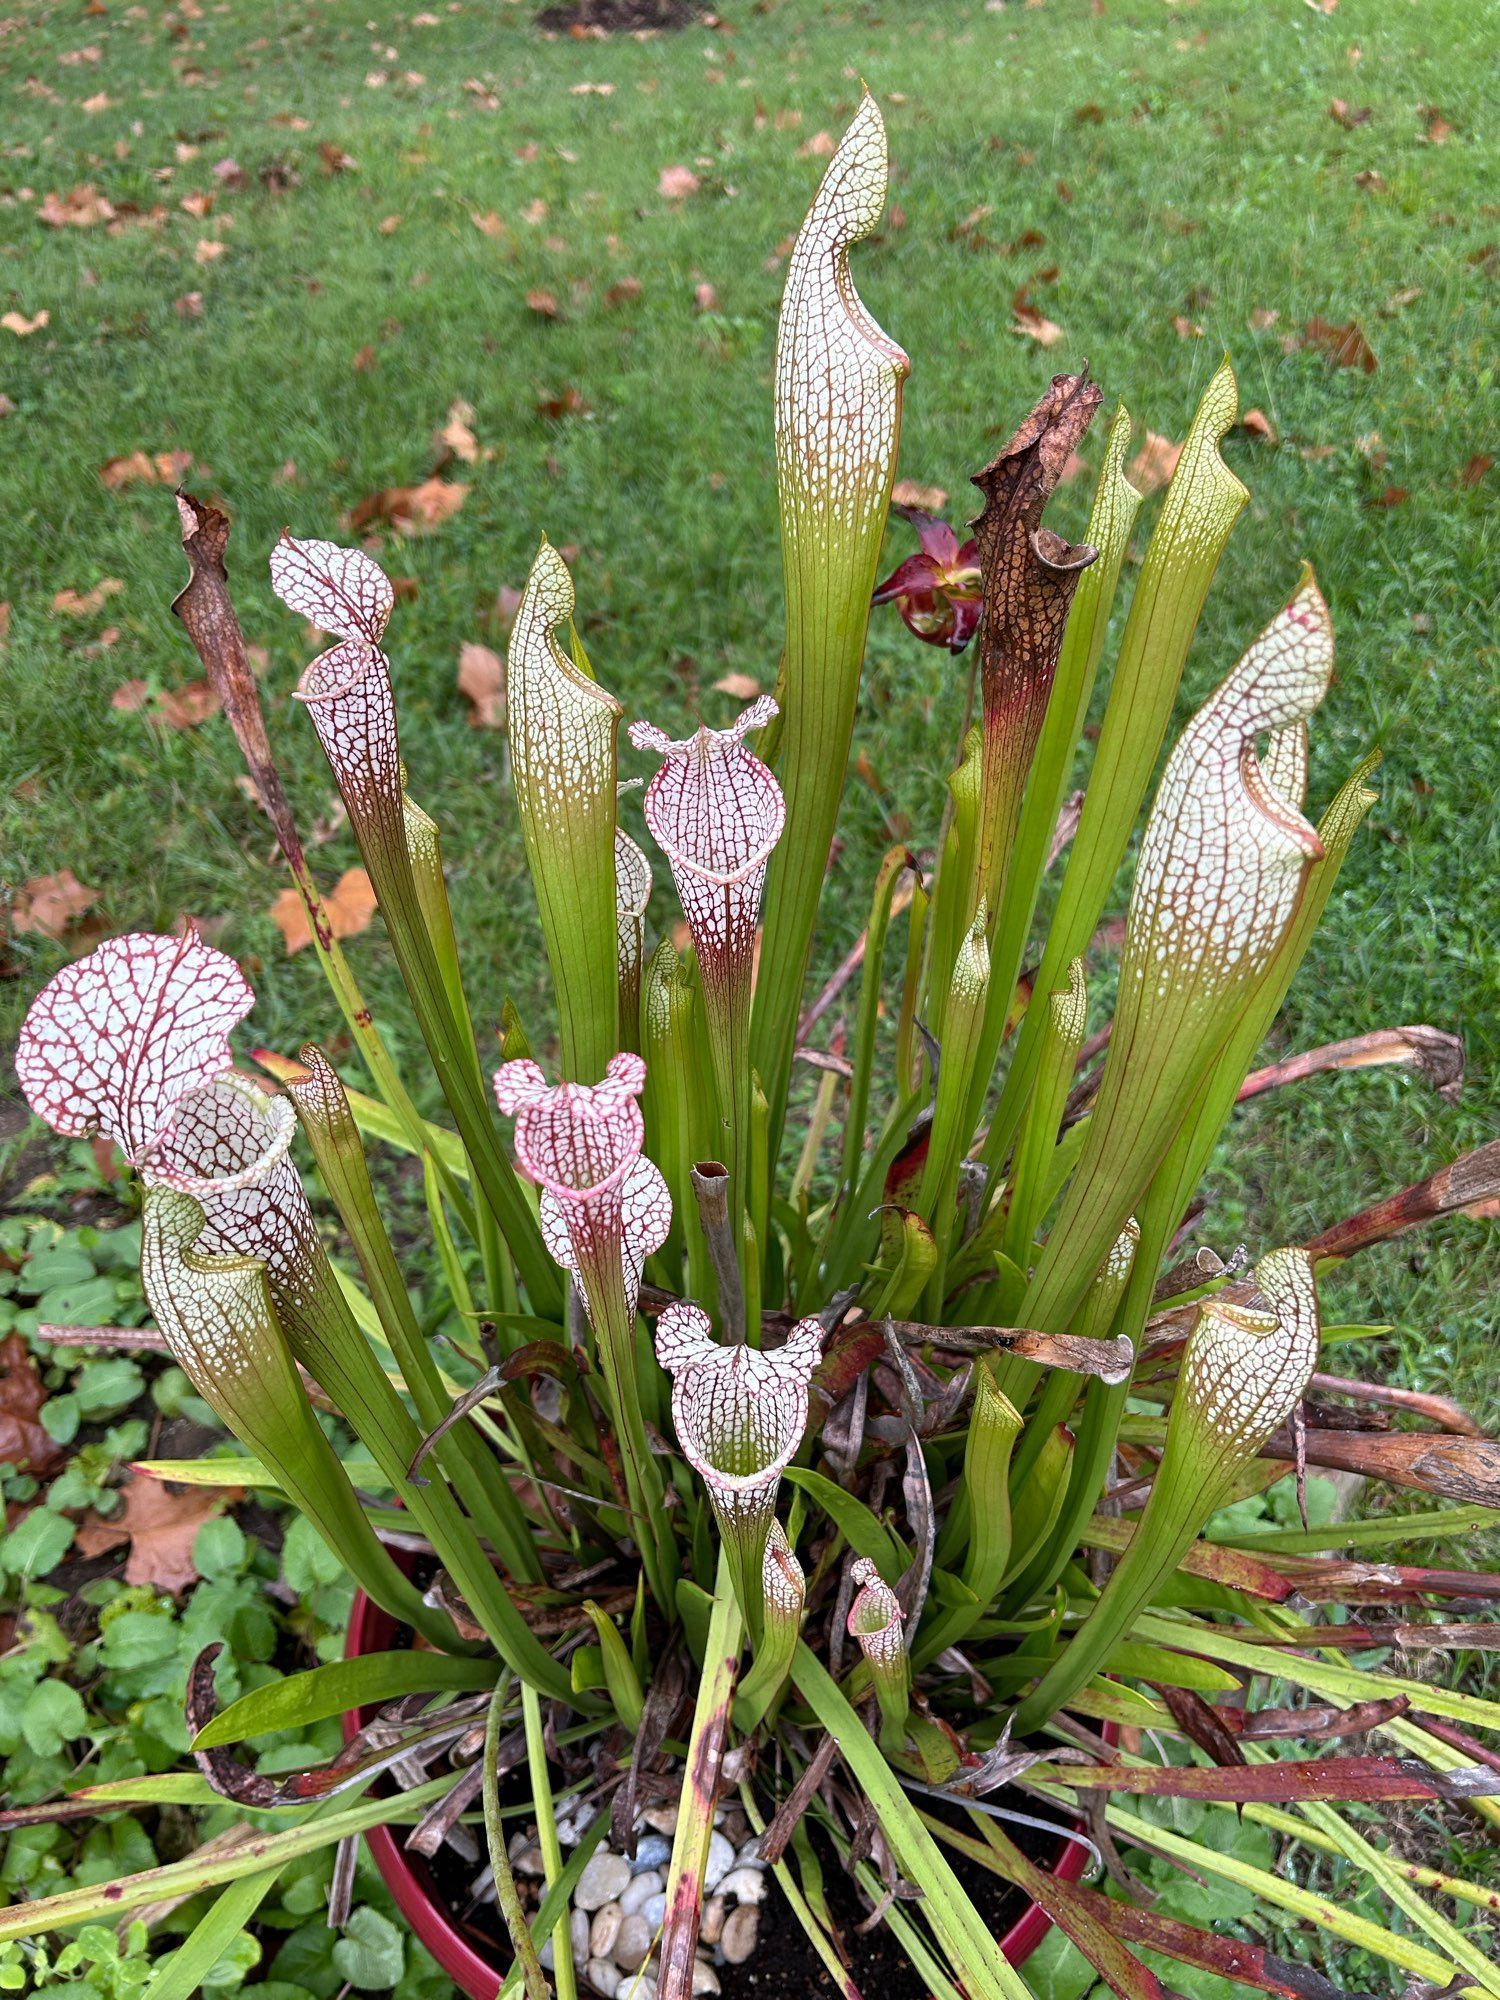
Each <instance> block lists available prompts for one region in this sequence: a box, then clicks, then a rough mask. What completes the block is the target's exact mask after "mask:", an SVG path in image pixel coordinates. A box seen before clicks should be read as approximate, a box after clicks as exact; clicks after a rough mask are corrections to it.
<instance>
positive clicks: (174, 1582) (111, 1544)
mask: <svg viewBox="0 0 1500 2000" xmlns="http://www.w3.org/2000/svg"><path fill="white" fill-rule="evenodd" d="M124 1493H125V1501H124V1505H123V1506H122V1507H121V1509H120V1511H119V1513H118V1514H115V1515H113V1516H112V1517H111V1518H110V1519H109V1520H107V1521H106V1520H103V1519H101V1518H100V1516H99V1515H97V1514H89V1515H88V1516H86V1517H85V1519H84V1520H82V1521H80V1522H79V1524H78V1532H77V1534H76V1535H75V1536H74V1538H73V1546H74V1547H75V1548H76V1549H77V1551H78V1553H79V1554H80V1555H81V1556H102V1555H104V1554H106V1553H107V1552H108V1551H109V1550H110V1549H116V1548H118V1547H119V1546H120V1544H121V1542H125V1541H128V1542H129V1544H130V1553H129V1555H128V1556H127V1557H126V1559H125V1581H126V1583H128V1584H137V1585H140V1584H144V1585H146V1586H147V1587H148V1588H150V1589H154V1590H165V1591H168V1592H170V1594H171V1595H172V1596H174V1597H175V1596H176V1595H177V1593H178V1592H179V1591H182V1590H187V1589H188V1588H189V1587H190V1586H191V1585H193V1584H195V1583H196V1582H197V1581H198V1571H197V1567H196V1565H195V1564H194V1562H193V1542H194V1540H195V1539H196V1537H197V1534H198V1530H199V1529H200V1528H201V1527H202V1526H203V1524H204V1522H205V1521H211V1520H213V1518H214V1517H215V1515H217V1514H220V1513H222V1512H223V1509H224V1503H225V1500H226V1498H227V1497H228V1496H227V1494H226V1493H225V1492H224V1491H223V1490H209V1491H207V1492H205V1491H204V1489H203V1488H202V1487H193V1486H183V1487H172V1486H169V1485H167V1484H166V1482H165V1481H163V1480H159V1479H144V1478H142V1477H141V1476H140V1474H139V1473H137V1474H136V1475H134V1476H133V1477H132V1478H131V1479H129V1480H128V1481H127V1482H126V1485H125V1488H124Z"/></svg>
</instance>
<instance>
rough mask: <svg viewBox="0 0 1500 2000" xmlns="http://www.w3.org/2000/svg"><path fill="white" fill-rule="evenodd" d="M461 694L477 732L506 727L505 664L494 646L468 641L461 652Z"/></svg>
mask: <svg viewBox="0 0 1500 2000" xmlns="http://www.w3.org/2000/svg"><path fill="white" fill-rule="evenodd" d="M458 691H459V693H460V694H461V695H464V696H465V697H466V698H467V700H468V702H469V721H470V723H471V724H472V725H473V727H474V728H475V729H503V728H504V727H505V662H504V661H503V660H502V659H501V657H500V655H499V654H498V653H497V652H495V651H494V649H493V648H492V647H489V646H480V645H476V644H474V643H473V641H471V640H468V639H466V640H465V641H464V643H463V644H462V645H461V646H460V647H459V649H458Z"/></svg>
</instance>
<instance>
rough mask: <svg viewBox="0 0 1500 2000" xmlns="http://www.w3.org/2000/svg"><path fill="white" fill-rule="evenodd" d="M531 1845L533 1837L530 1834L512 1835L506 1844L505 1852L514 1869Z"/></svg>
mask: <svg viewBox="0 0 1500 2000" xmlns="http://www.w3.org/2000/svg"><path fill="white" fill-rule="evenodd" d="M531 1844H532V1843H531V1835H530V1834H529V1833H524V1832H523V1833H513V1834H512V1835H511V1837H510V1839H509V1841H507V1843H506V1847H505V1852H506V1855H507V1856H508V1858H509V1860H510V1865H511V1867H512V1868H514V1867H515V1865H516V1863H517V1862H518V1861H519V1860H520V1858H521V1856H522V1855H523V1854H524V1853H525V1852H526V1850H527V1848H528V1847H530V1846H531Z"/></svg>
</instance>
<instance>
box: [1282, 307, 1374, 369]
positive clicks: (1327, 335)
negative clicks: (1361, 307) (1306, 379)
mask: <svg viewBox="0 0 1500 2000" xmlns="http://www.w3.org/2000/svg"><path fill="white" fill-rule="evenodd" d="M1300 344H1301V345H1302V346H1303V347H1316V348H1319V349H1321V351H1322V352H1323V354H1325V355H1326V356H1327V358H1328V361H1329V364H1330V365H1331V366H1332V367H1334V368H1362V369H1363V370H1364V372H1365V374H1366V375H1373V374H1374V373H1375V370H1376V368H1377V367H1378V366H1379V365H1380V364H1379V363H1378V362H1377V361H1376V359H1375V350H1374V348H1372V347H1371V345H1370V343H1369V341H1368V340H1366V339H1365V336H1364V331H1363V329H1362V328H1361V326H1360V324H1359V321H1358V320H1354V319H1351V320H1350V321H1349V322H1348V324H1347V325H1346V326H1335V325H1334V323H1333V322H1332V320H1326V319H1320V318H1318V317H1317V316H1316V315H1314V317H1313V318H1312V319H1310V320H1309V321H1308V322H1307V325H1306V327H1305V329H1304V330H1303V335H1302V340H1301V343H1300Z"/></svg>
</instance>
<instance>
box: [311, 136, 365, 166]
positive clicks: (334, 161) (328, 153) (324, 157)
mask: <svg viewBox="0 0 1500 2000" xmlns="http://www.w3.org/2000/svg"><path fill="white" fill-rule="evenodd" d="M318 158H319V159H320V160H321V161H322V162H323V171H324V173H325V174H350V173H354V172H356V171H357V169H358V167H359V162H358V160H356V159H355V158H354V156H353V154H352V153H346V152H345V151H344V149H343V147H342V146H336V145H335V144H334V143H333V141H332V139H323V140H321V141H320V142H319V145H318Z"/></svg>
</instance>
